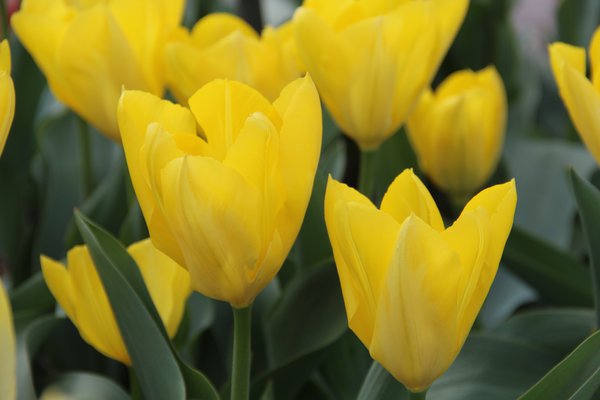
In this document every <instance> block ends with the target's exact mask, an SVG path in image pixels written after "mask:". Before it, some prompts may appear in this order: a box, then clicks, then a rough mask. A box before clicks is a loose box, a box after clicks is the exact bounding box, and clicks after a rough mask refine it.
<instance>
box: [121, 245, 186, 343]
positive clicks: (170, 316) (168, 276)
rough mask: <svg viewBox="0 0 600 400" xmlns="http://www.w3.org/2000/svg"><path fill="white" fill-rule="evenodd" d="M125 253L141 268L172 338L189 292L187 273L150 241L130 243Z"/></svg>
mask: <svg viewBox="0 0 600 400" xmlns="http://www.w3.org/2000/svg"><path fill="white" fill-rule="evenodd" d="M127 252H129V254H131V256H132V257H133V259H134V260H135V262H136V263H137V265H138V267H139V268H140V272H141V273H142V276H143V278H144V282H145V283H146V287H147V288H148V292H149V293H150V297H151V298H152V301H153V302H154V304H155V305H156V309H157V310H158V314H159V315H160V318H161V319H162V321H163V323H164V324H165V328H166V329H167V333H168V334H169V337H171V338H172V337H174V336H175V333H176V332H177V328H179V323H180V322H181V317H182V316H183V311H184V309H185V302H186V300H187V298H188V296H189V295H190V291H191V288H190V276H189V273H188V272H187V271H186V270H185V269H183V268H182V267H181V266H179V265H178V264H177V263H175V262H174V261H173V260H171V259H170V258H169V257H167V256H166V255H165V254H163V253H162V252H161V251H159V250H158V249H157V248H156V247H154V246H153V245H152V242H151V241H150V239H145V240H142V241H139V242H136V243H134V244H132V245H131V246H129V247H128V248H127Z"/></svg>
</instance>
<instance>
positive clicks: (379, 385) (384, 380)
mask: <svg viewBox="0 0 600 400" xmlns="http://www.w3.org/2000/svg"><path fill="white" fill-rule="evenodd" d="M391 398H393V399H405V398H408V392H407V391H406V389H404V387H403V386H402V385H401V384H400V383H399V382H397V381H396V380H395V379H394V377H393V376H391V375H390V374H389V372H387V371H386V370H385V368H383V367H382V366H381V364H379V363H378V362H377V361H373V364H372V365H371V368H370V369H369V372H368V374H367V376H366V377H365V380H364V382H363V384H362V387H361V388H360V392H359V393H358V397H357V400H385V399H391Z"/></svg>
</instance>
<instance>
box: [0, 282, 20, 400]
mask: <svg viewBox="0 0 600 400" xmlns="http://www.w3.org/2000/svg"><path fill="white" fill-rule="evenodd" d="M0 393H2V398H3V399H7V400H14V399H16V398H17V397H16V396H17V358H16V340H15V331H14V327H13V319H12V311H11V308H10V302H9V300H8V297H7V296H6V292H5V291H4V285H3V283H2V281H1V280H0Z"/></svg>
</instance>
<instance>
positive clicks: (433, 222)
mask: <svg viewBox="0 0 600 400" xmlns="http://www.w3.org/2000/svg"><path fill="white" fill-rule="evenodd" d="M381 211H383V212H386V213H388V214H390V215H391V216H393V217H394V219H395V220H396V221H397V222H398V223H399V224H401V223H403V222H404V220H405V219H406V218H408V217H409V216H410V215H411V214H414V215H416V216H418V217H419V218H420V219H422V220H423V221H425V222H426V223H428V224H429V225H430V226H431V227H432V228H433V229H435V230H436V231H439V232H441V231H443V230H444V222H443V221H442V216H441V215H440V211H439V210H438V208H437V206H436V204H435V201H434V200H433V198H432V197H431V194H429V191H428V190H427V188H426V187H425V185H423V183H422V182H421V180H420V179H419V178H418V177H417V176H416V175H415V174H414V173H413V171H412V169H405V170H404V171H403V172H402V173H401V174H400V175H398V176H397V177H396V179H394V181H393V182H392V184H391V185H390V186H389V188H388V190H387V192H386V193H385V195H384V196H383V200H382V202H381Z"/></svg>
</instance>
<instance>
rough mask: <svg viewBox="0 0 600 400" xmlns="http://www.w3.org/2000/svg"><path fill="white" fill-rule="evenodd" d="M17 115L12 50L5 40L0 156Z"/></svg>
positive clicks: (0, 71) (0, 70)
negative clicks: (11, 71)
mask: <svg viewBox="0 0 600 400" xmlns="http://www.w3.org/2000/svg"><path fill="white" fill-rule="evenodd" d="M14 115H15V87H14V85H13V80H12V78H11V77H10V49H9V47H8V41H7V40H6V39H5V40H3V41H2V43H0V156H1V155H2V151H3V150H4V146H5V144H6V139H7V137H8V133H9V131H10V127H11V125H12V121H13V117H14Z"/></svg>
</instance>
